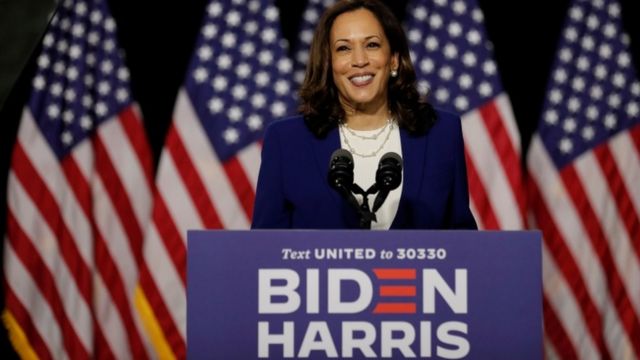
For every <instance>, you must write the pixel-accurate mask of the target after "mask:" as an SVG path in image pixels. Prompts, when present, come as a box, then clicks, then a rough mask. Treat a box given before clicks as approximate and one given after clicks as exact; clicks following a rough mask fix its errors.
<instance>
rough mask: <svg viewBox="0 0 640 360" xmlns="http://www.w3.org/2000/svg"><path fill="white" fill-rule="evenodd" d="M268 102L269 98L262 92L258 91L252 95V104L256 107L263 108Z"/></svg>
mask: <svg viewBox="0 0 640 360" xmlns="http://www.w3.org/2000/svg"><path fill="white" fill-rule="evenodd" d="M266 103H267V99H266V97H265V96H264V95H263V94H261V93H257V94H254V95H253V96H251V106H253V107H254V108H256V109H261V108H263V107H264V105H265V104H266Z"/></svg>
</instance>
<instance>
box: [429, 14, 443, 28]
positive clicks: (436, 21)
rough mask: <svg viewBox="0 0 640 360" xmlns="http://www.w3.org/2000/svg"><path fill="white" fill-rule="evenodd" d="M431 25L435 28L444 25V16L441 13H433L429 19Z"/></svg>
mask: <svg viewBox="0 0 640 360" xmlns="http://www.w3.org/2000/svg"><path fill="white" fill-rule="evenodd" d="M429 25H431V27H432V28H434V29H440V28H441V27H442V17H441V16H440V15H439V14H433V16H431V18H430V19H429Z"/></svg>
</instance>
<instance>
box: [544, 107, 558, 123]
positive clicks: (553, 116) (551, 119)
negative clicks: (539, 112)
mask: <svg viewBox="0 0 640 360" xmlns="http://www.w3.org/2000/svg"><path fill="white" fill-rule="evenodd" d="M544 122H546V123H547V124H549V125H555V124H557V123H558V112H557V111H555V110H553V109H551V110H547V111H545V113H544Z"/></svg>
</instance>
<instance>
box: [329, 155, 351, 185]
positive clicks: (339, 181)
mask: <svg viewBox="0 0 640 360" xmlns="http://www.w3.org/2000/svg"><path fill="white" fill-rule="evenodd" d="M328 180H329V185H330V186H331V187H332V188H334V189H340V188H345V189H349V188H350V187H351V185H352V184H353V155H351V153H350V152H349V151H347V150H345V149H338V150H336V151H334V152H333V154H331V160H330V161H329V175H328Z"/></svg>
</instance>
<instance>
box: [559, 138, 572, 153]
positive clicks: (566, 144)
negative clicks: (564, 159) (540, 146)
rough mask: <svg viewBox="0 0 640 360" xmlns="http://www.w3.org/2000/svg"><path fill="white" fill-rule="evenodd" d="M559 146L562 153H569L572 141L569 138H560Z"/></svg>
mask: <svg viewBox="0 0 640 360" xmlns="http://www.w3.org/2000/svg"><path fill="white" fill-rule="evenodd" d="M559 147H560V151H561V152H562V153H563V154H565V155H566V154H569V153H571V151H572V150H573V142H572V141H571V139H569V138H566V137H565V138H562V140H560V145H559Z"/></svg>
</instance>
